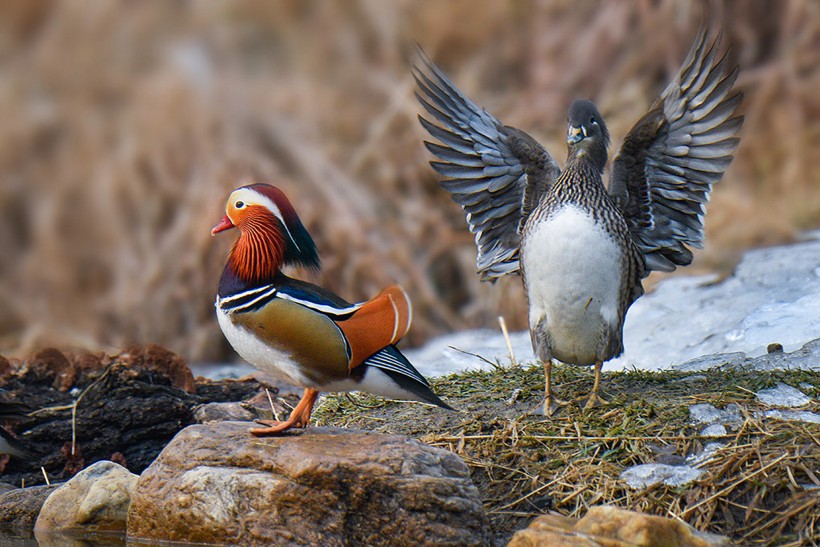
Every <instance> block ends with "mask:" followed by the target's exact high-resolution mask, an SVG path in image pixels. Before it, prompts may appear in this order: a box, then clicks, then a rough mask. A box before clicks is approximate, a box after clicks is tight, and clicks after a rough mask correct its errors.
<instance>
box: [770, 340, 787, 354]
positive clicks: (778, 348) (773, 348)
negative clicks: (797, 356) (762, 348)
mask: <svg viewBox="0 0 820 547" xmlns="http://www.w3.org/2000/svg"><path fill="white" fill-rule="evenodd" d="M766 353H783V344H778V343H777V342H772V343H771V344H769V345H768V346H766Z"/></svg>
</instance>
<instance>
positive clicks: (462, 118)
mask: <svg viewBox="0 0 820 547" xmlns="http://www.w3.org/2000/svg"><path fill="white" fill-rule="evenodd" d="M419 58H420V59H421V65H422V66H421V67H419V66H414V67H413V77H414V78H415V80H416V84H417V85H418V88H419V91H420V93H416V97H417V98H418V100H419V102H420V103H421V104H422V106H423V107H424V109H425V110H426V111H427V112H428V113H429V114H430V115H431V116H432V117H433V118H435V119H436V120H438V122H439V123H440V124H441V125H436V124H435V123H433V122H431V121H428V120H427V119H425V118H423V117H421V116H419V121H420V122H421V125H422V126H424V128H425V129H426V130H427V131H428V132H429V133H430V135H432V136H433V137H435V138H436V139H438V140H439V141H440V142H441V144H435V143H431V142H427V141H425V143H424V144H425V146H426V147H427V149H428V150H429V151H430V152H432V153H433V155H435V156H436V157H437V158H438V159H439V160H441V161H433V162H430V165H432V166H433V169H435V170H436V171H437V172H438V173H439V174H441V175H442V176H444V177H446V178H445V179H444V180H443V181H442V182H441V186H442V187H443V188H444V189H445V190H447V191H448V192H450V194H451V197H452V198H453V201H455V202H456V203H458V204H459V205H461V208H462V209H463V210H464V212H465V213H466V214H467V223H468V225H469V227H470V231H471V232H472V233H473V234H475V242H476V246H477V247H478V256H477V258H476V269H477V270H478V273H479V274H480V275H481V279H482V281H487V280H490V281H494V280H496V279H497V278H499V277H501V276H502V275H504V274H508V273H513V272H517V271H518V248H519V245H520V240H521V235H520V232H521V228H522V227H523V225H524V222H525V221H526V219H527V217H528V216H529V214H530V212H532V210H533V209H534V208H535V206H536V205H537V204H538V201H539V199H540V197H541V196H542V195H543V194H544V193H545V192H546V190H547V188H548V187H549V185H550V184H551V183H552V181H553V180H555V178H556V177H557V176H558V175H559V174H560V172H561V170H560V169H559V168H558V165H557V164H556V163H555V161H554V160H553V159H552V157H550V155H549V154H548V153H547V151H546V150H545V149H544V147H542V146H541V145H540V144H538V143H537V142H536V141H535V140H534V139H533V138H532V137H530V136H529V135H527V134H526V133H524V132H523V131H520V130H518V129H515V128H514V127H508V126H505V125H502V124H501V122H499V121H498V120H497V119H495V118H494V117H493V116H492V115H491V114H489V113H488V112H486V111H485V110H484V109H482V108H479V107H478V106H476V105H475V104H474V103H473V102H472V101H470V99H468V98H467V97H465V96H464V95H463V94H462V93H461V92H460V91H459V90H458V89H456V87H455V86H454V85H453V84H452V83H451V82H450V81H449V80H448V79H447V77H446V76H445V75H444V73H442V72H441V70H439V68H438V67H437V66H436V65H435V64H433V62H432V61H431V60H430V59H429V58H428V57H427V55H426V54H425V53H424V52H423V51H421V48H419Z"/></svg>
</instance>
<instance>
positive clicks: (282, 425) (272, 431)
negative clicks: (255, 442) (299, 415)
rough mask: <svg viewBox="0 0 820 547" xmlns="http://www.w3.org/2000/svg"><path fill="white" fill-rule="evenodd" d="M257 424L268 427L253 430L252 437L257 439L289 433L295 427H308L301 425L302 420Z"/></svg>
mask: <svg viewBox="0 0 820 547" xmlns="http://www.w3.org/2000/svg"><path fill="white" fill-rule="evenodd" d="M256 423H258V424H262V425H266V426H268V427H255V428H253V429H251V435H253V436H255V437H267V436H271V435H280V434H282V433H284V432H285V431H287V430H288V429H291V428H294V427H300V428H303V427H306V425H305V424H303V423H301V420H293V421H291V420H285V421H284V422H279V421H276V420H256Z"/></svg>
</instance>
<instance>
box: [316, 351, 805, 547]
mask: <svg viewBox="0 0 820 547" xmlns="http://www.w3.org/2000/svg"><path fill="white" fill-rule="evenodd" d="M556 374H557V375H558V376H556ZM553 376H554V377H555V378H556V380H557V382H556V383H557V385H558V389H559V392H558V394H559V395H560V396H562V397H564V398H570V396H572V397H575V396H581V395H585V394H586V393H588V391H589V388H590V387H591V374H590V373H589V372H588V371H587V370H585V369H580V368H576V367H560V368H558V369H554V370H553ZM778 382H786V383H788V384H790V385H801V386H802V387H801V389H803V390H807V391H806V392H807V393H808V394H810V395H813V396H814V397H815V400H814V402H813V403H812V404H811V405H810V406H809V407H808V410H812V411H814V412H817V411H819V410H820V404H818V403H817V399H816V397H817V395H818V394H820V373H818V372H808V371H774V372H761V371H754V370H744V369H737V368H721V369H712V370H709V371H707V372H704V373H699V374H696V375H693V374H687V373H680V372H660V373H657V372H656V373H649V372H640V371H630V372H622V373H614V374H605V376H604V379H603V383H602V388H603V389H604V391H605V395H606V396H607V397H608V398H609V399H610V400H611V402H612V404H611V405H610V406H609V407H605V408H601V409H595V410H593V411H589V412H583V411H581V410H580V407H579V405H577V404H575V405H572V406H570V407H567V408H566V409H564V411H562V413H561V414H559V415H557V416H555V417H552V418H549V419H545V418H544V417H543V416H530V415H528V414H527V410H528V409H531V408H534V407H535V406H536V405H537V404H538V401H539V400H541V399H542V397H543V392H542V391H541V390H542V389H543V371H542V369H541V367H540V366H534V367H530V368H518V367H516V368H499V369H498V370H496V371H492V372H467V373H462V374H458V375H454V376H451V377H448V378H443V379H440V380H438V381H436V382H434V388H435V389H436V391H437V392H438V393H439V394H441V395H443V397H444V399H445V400H446V401H447V402H448V403H450V404H452V405H453V406H454V407H455V408H457V409H458V410H460V411H461V412H459V413H457V414H456V413H446V412H443V411H441V410H439V409H431V408H429V407H422V406H420V405H410V404H406V403H394V402H382V401H381V400H379V399H377V398H374V397H370V396H360V397H357V398H356V399H350V398H348V397H345V396H342V395H336V396H328V397H327V398H326V399H325V400H323V401H322V402H321V403H320V405H319V407H318V408H317V411H316V412H315V414H314V416H315V418H316V419H317V423H319V424H321V425H342V426H346V427H358V428H363V429H369V430H375V431H379V432H384V433H399V434H404V435H410V436H414V437H417V438H418V439H419V440H421V441H422V442H425V443H428V444H431V445H434V446H439V447H441V448H445V449H447V450H450V451H452V452H454V453H456V454H458V455H459V456H460V457H461V458H462V459H463V460H464V461H465V462H466V463H467V465H468V467H469V468H470V471H471V475H472V478H473V481H474V482H475V483H476V485H477V486H478V488H479V491H480V493H481V495H482V498H483V499H484V505H485V508H486V510H487V512H488V515H489V517H490V521H491V524H492V527H493V532H494V533H495V535H496V538H497V540H498V544H499V545H503V544H505V543H506V541H507V540H508V539H509V537H510V536H511V535H512V533H513V532H515V531H516V530H517V529H520V528H522V527H525V526H526V525H527V524H528V523H529V521H530V520H531V519H532V518H533V517H534V516H536V515H539V514H544V513H547V512H554V513H558V514H560V515H564V516H569V517H576V518H579V517H583V516H584V515H585V514H586V512H587V510H588V509H589V507H591V506H594V505H601V504H608V505H615V506H619V507H623V508H627V509H633V510H638V511H641V512H644V513H649V514H655V515H661V516H670V517H674V518H679V519H682V520H684V521H686V522H688V523H689V524H692V525H693V526H695V527H696V528H698V529H700V530H705V531H710V532H714V533H720V534H724V535H728V536H730V537H731V538H732V539H733V540H734V541H736V542H737V544H738V545H813V544H816V543H817V542H818V541H820V473H818V469H820V427H818V426H817V425H816V424H807V423H802V422H787V421H777V420H774V419H770V418H766V419H763V418H762V417H761V416H760V414H759V413H758V411H759V410H762V409H764V408H765V407H763V406H762V405H760V404H759V403H758V402H757V401H756V400H755V398H754V393H755V392H756V391H758V390H760V389H762V388H764V387H772V386H774V385H775V384H776V383H778ZM806 384H809V385H810V386H813V387H806ZM516 390H517V391H516ZM511 395H512V397H511ZM695 403H711V404H713V405H715V406H716V407H718V408H724V407H725V405H728V404H731V403H734V404H738V405H740V408H741V409H742V415H743V418H744V420H743V422H742V423H740V424H738V425H737V426H729V427H728V430H729V433H728V434H727V435H725V436H723V437H718V438H713V437H701V436H700V435H699V431H701V430H702V429H703V427H704V426H702V425H692V423H691V422H690V418H689V411H688V407H689V406H690V405H692V404H695ZM714 441H718V442H720V443H722V444H723V445H724V447H723V448H720V449H719V450H718V451H717V452H716V453H715V455H714V456H713V457H712V458H711V459H710V460H708V461H706V462H703V463H701V464H698V467H700V468H701V469H703V471H704V474H703V475H702V476H701V478H700V479H698V480H697V481H696V482H694V483H692V484H688V485H684V486H679V487H670V486H664V485H662V484H659V485H656V486H652V487H649V488H647V489H645V490H632V489H630V488H628V487H627V486H626V484H625V483H624V481H622V480H620V478H619V476H620V474H621V472H622V471H623V470H624V469H626V468H628V467H630V466H633V465H637V464H642V463H652V462H663V460H662V458H664V457H665V458H669V457H677V458H678V459H682V457H683V456H686V455H689V454H695V453H700V452H701V451H702V450H703V448H704V446H705V445H706V443H709V442H714ZM812 542H814V543H812Z"/></svg>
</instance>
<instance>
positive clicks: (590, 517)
mask: <svg viewBox="0 0 820 547" xmlns="http://www.w3.org/2000/svg"><path fill="white" fill-rule="evenodd" d="M730 544H731V542H730V541H729V538H726V537H724V536H718V535H715V534H709V533H706V532H700V531H698V530H696V529H695V528H693V527H692V526H690V525H688V524H686V523H685V522H682V521H680V520H676V519H671V518H667V517H658V516H653V515H645V514H643V513H637V512H635V511H627V510H626V509H620V508H618V507H608V506H605V505H604V506H597V507H591V508H590V509H589V511H587V514H586V515H585V516H584V518H582V519H580V520H576V519H572V518H568V517H564V516H561V515H542V516H540V517H538V518H536V519H535V520H533V521H532V522H531V523H530V525H529V527H527V528H526V529H524V530H519V531H518V532H516V533H515V535H514V536H513V538H512V540H511V541H510V542H509V543H508V544H507V547H537V546H553V547H600V546H604V545H606V546H611V547H617V546H627V545H636V546H637V545H645V546H651V545H658V546H661V545H662V546H665V547H720V546H724V545H730Z"/></svg>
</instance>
